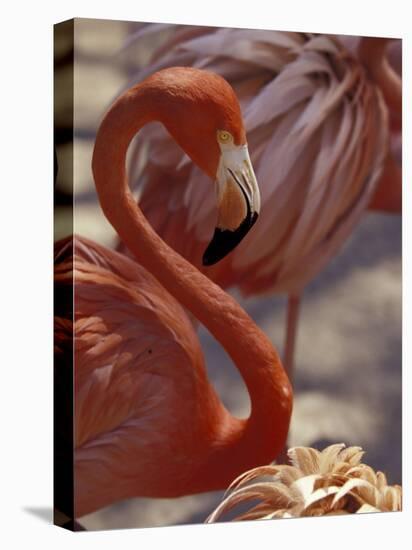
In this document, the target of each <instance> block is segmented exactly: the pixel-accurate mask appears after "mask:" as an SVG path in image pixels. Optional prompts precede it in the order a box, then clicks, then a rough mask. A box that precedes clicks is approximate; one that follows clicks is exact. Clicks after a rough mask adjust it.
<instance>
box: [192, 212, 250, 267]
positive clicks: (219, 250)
mask: <svg viewBox="0 0 412 550" xmlns="http://www.w3.org/2000/svg"><path fill="white" fill-rule="evenodd" d="M257 217H258V214H257V213H256V212H254V213H253V215H252V216H250V217H249V216H248V217H247V218H245V220H244V221H243V222H242V223H241V224H240V226H239V227H238V228H237V229H235V231H230V230H228V229H219V228H218V227H217V228H216V229H215V232H214V235H213V239H212V240H211V241H210V243H209V245H208V247H207V248H206V250H205V252H204V254H203V258H202V263H203V265H204V266H211V265H214V264H216V263H217V262H219V261H220V260H222V259H223V258H224V257H225V256H226V255H227V254H229V252H231V251H232V250H233V249H234V248H236V246H237V245H238V244H239V243H240V242H241V241H242V239H243V238H244V237H245V236H246V235H247V233H248V232H249V230H250V229H251V227H252V226H253V225H254V223H255V222H256V220H257Z"/></svg>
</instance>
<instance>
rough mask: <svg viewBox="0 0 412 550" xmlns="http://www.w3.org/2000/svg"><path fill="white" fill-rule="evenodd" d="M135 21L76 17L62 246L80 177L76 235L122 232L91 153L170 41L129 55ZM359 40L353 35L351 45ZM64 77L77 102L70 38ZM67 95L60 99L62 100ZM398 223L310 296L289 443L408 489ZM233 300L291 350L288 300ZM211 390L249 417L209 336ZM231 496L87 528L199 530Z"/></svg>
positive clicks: (365, 230) (60, 59)
mask: <svg viewBox="0 0 412 550" xmlns="http://www.w3.org/2000/svg"><path fill="white" fill-rule="evenodd" d="M139 28H140V24H138V23H130V22H117V21H99V20H88V19H77V20H76V21H75V51H74V154H72V147H71V130H70V128H71V126H72V120H71V116H72V115H71V111H70V109H65V108H64V104H65V102H64V98H62V99H61V105H62V108H61V109H58V115H57V116H56V133H55V140H56V141H55V143H56V151H57V158H58V165H59V173H58V179H57V186H56V197H55V207H56V218H55V237H56V239H59V238H62V237H64V236H66V235H68V234H70V233H71V232H72V230H73V227H72V222H71V216H72V210H71V207H70V203H71V196H72V193H73V187H72V177H73V178H74V179H73V181H74V194H75V212H74V232H75V233H77V234H79V235H84V236H87V237H89V238H91V239H94V240H96V241H97V242H99V243H101V244H104V245H106V246H109V247H112V246H114V244H115V242H116V235H115V232H114V231H113V229H112V228H111V226H110V225H109V224H108V222H106V220H105V217H104V216H103V214H102V212H101V210H100V208H99V205H98V202H97V197H96V193H95V191H94V184H93V181H92V175H91V168H90V164H91V154H92V149H93V140H94V136H95V133H96V129H97V127H98V125H99V123H100V120H101V118H102V115H103V113H104V111H105V110H106V109H107V108H108V107H109V105H110V104H111V102H112V101H113V99H114V98H115V97H116V96H117V95H118V93H119V91H120V90H121V89H123V87H124V86H125V85H126V83H127V81H128V80H129V77H130V75H131V74H133V72H136V70H137V69H139V68H141V67H144V66H145V64H146V63H147V62H148V60H149V59H150V55H151V52H152V51H153V49H154V48H156V47H158V46H159V45H160V44H161V43H162V41H163V40H165V39H166V38H167V37H168V36H169V35H170V33H171V32H173V31H171V30H170V29H165V30H164V32H160V33H156V34H155V35H153V36H152V35H150V33H149V34H147V35H146V36H144V37H142V38H141V40H139V41H138V43H135V44H133V47H129V48H127V49H123V50H122V48H124V46H125V44H127V40H128V38H129V37H130V35H132V34H133V33H134V32H136V31H137V30H138V29H139ZM348 43H350V37H349V38H348ZM55 48H56V65H55V70H56V72H58V74H59V75H60V77H61V78H60V81H61V82H66V83H67V86H66V87H65V86H63V89H66V90H67V93H68V94H70V93H71V86H72V85H73V77H72V76H71V71H72V66H71V60H72V53H73V52H72V51H71V50H72V44H71V40H70V39H69V38H68V39H67V40H65V39H64V37H61V38H60V39H59V41H58V42H56V44H55ZM59 93H61V90H60V91H59ZM401 245H402V243H401V216H400V215H388V214H376V213H374V214H371V213H367V214H365V215H364V216H363V219H362V221H361V222H360V223H359V225H358V226H357V228H356V230H355V231H354V233H353V234H352V236H351V237H350V239H349V240H348V241H347V242H346V244H345V246H344V247H343V249H342V250H341V251H340V253H339V254H338V255H337V256H336V257H335V258H334V259H333V260H332V261H331V262H330V263H329V264H328V266H327V267H326V269H324V270H323V271H322V273H321V274H320V275H319V276H318V277H317V278H316V279H315V280H314V281H313V282H312V283H311V284H310V285H309V286H308V287H307V288H306V291H305V293H304V298H303V305H302V309H301V321H300V327H299V334H298V341H297V350H296V358H295V365H296V366H295V380H294V384H295V399H294V412H293V418H292V425H291V431H290V441H289V443H290V445H291V446H293V445H305V446H314V447H317V448H323V447H324V446H326V445H327V444H329V443H337V442H344V443H345V444H347V445H360V446H362V447H363V448H364V450H366V456H365V462H367V463H368V464H370V465H371V466H372V467H374V468H375V469H379V470H382V471H384V472H385V473H386V474H387V477H388V481H389V483H401V481H402V480H401V405H402V403H401V352H402V343H401V328H402V327H401V307H402V294H401V268H402V264H401V248H402V246H401ZM234 295H235V296H236V298H237V299H238V300H239V301H240V303H241V305H242V306H243V307H244V308H245V309H246V310H247V311H248V313H249V314H250V315H251V316H252V317H253V319H254V320H255V321H256V322H257V323H258V324H259V326H260V327H261V328H263V330H265V332H266V333H267V334H268V335H269V337H270V339H271V340H272V342H273V343H274V344H275V345H276V346H277V347H278V348H279V349H282V345H283V338H284V324H285V304H286V298H283V297H278V296H270V297H267V296H266V297H264V298H250V299H243V298H242V297H241V296H239V295H238V294H237V293H236V292H234ZM199 336H200V339H201V342H202V347H203V350H204V353H205V356H206V362H207V365H208V372H209V376H210V379H211V381H212V383H213V385H214V386H215V387H216V389H217V391H218V393H219V395H220V396H221V399H222V400H223V402H224V403H225V405H226V406H227V407H228V408H229V409H230V411H231V412H232V413H233V414H235V415H239V416H246V415H248V413H249V399H248V396H247V393H246V391H245V388H244V386H243V383H242V381H241V379H240V377H239V375H238V373H237V371H236V369H235V368H234V367H233V366H232V364H231V362H230V360H229V359H228V357H227V356H226V354H225V352H224V351H223V350H222V349H221V348H220V346H219V345H218V344H217V343H216V342H215V341H214V339H213V338H212V337H211V336H210V335H209V334H208V333H207V331H206V330H204V329H203V328H200V330H199ZM222 494H223V492H216V493H208V494H204V495H197V496H190V497H185V498H179V499H173V500H167V499H164V500H163V499H139V498H137V499H133V500H130V501H127V502H122V503H119V504H116V505H113V506H111V507H108V508H106V509H104V510H100V511H98V512H95V513H94V514H90V515H88V516H85V517H83V518H82V519H81V523H82V524H83V525H84V526H85V527H86V528H87V529H110V528H126V527H150V526H162V525H171V524H180V523H185V524H187V523H193V522H202V521H204V519H205V518H206V517H207V516H208V514H209V513H210V512H211V511H212V510H213V508H214V507H215V506H216V505H217V504H218V503H219V502H220V500H221V497H222Z"/></svg>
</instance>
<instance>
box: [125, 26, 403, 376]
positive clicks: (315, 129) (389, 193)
mask: <svg viewBox="0 0 412 550" xmlns="http://www.w3.org/2000/svg"><path fill="white" fill-rule="evenodd" d="M173 27H174V26H172V25H148V26H144V27H143V28H142V29H141V30H139V32H138V33H137V34H136V35H135V36H133V37H131V38H130V40H129V43H128V44H130V43H133V42H134V41H136V40H139V39H140V38H143V37H144V36H145V35H148V34H150V33H152V34H153V33H157V32H163V31H164V30H165V29H166V30H169V29H171V28H173ZM383 44H384V43H383V42H382V41H380V42H379V43H378V42H376V39H364V40H363V41H362V42H361V52H360V58H361V61H360V60H359V59H357V58H355V56H353V55H351V54H350V53H349V52H348V51H347V50H346V49H345V48H344V47H343V46H342V44H341V43H340V42H339V40H338V39H337V38H333V37H329V36H319V35H309V34H302V33H291V32H276V31H263V30H247V29H228V28H223V29H219V28H209V27H177V28H176V30H175V31H174V32H173V33H172V34H171V36H170V37H169V38H168V39H167V40H166V41H165V43H164V44H163V45H162V46H161V47H160V48H158V49H157V50H156V51H155V52H154V54H153V57H152V62H151V63H150V64H149V65H148V66H146V67H144V68H143V69H141V70H140V71H139V72H138V73H137V74H136V75H134V76H133V78H132V81H135V80H139V79H141V78H144V77H145V76H146V75H147V74H150V73H151V72H153V71H155V70H158V69H160V68H163V67H167V66H170V65H175V64H181V65H189V66H197V67H202V68H206V69H209V70H213V71H215V72H217V73H219V74H221V75H222V76H224V77H225V78H226V79H227V80H228V81H229V82H230V83H231V85H232V86H233V87H234V89H235V91H236V93H237V96H238V97H239V100H240V102H241V105H242V108H243V110H244V112H245V127H246V130H247V133H248V141H249V144H250V145H251V151H252V160H253V164H254V166H255V168H256V170H257V176H258V179H259V181H260V182H261V192H262V202H263V207H262V211H261V214H260V222H259V225H258V226H257V227H256V229H255V230H254V231H253V232H251V233H250V234H249V235H248V236H247V237H246V238H245V239H244V240H243V242H242V243H241V244H240V245H239V246H238V247H237V248H236V250H234V251H233V252H232V253H231V254H230V255H228V256H227V257H226V258H225V259H224V260H223V261H222V262H219V264H217V265H216V266H213V267H208V266H204V265H203V263H202V250H203V248H204V245H205V243H206V242H207V239H208V235H209V234H210V231H211V228H212V227H213V224H214V221H215V218H216V207H215V204H214V202H213V201H212V200H211V198H210V196H209V195H208V186H207V181H206V178H205V177H204V176H203V175H202V174H201V172H200V171H199V169H198V168H197V167H196V166H193V165H191V164H189V163H188V162H187V159H185V156H184V153H183V152H182V151H181V150H180V149H179V148H178V147H177V146H176V144H175V143H174V142H173V141H172V140H171V138H170V137H169V136H168V135H166V133H165V132H164V130H163V129H162V128H161V127H159V126H152V127H147V129H145V132H144V133H142V134H140V135H139V136H138V140H137V141H136V143H135V145H134V150H133V153H132V158H131V164H130V171H131V173H132V177H133V179H134V183H135V186H136V185H137V186H138V187H139V188H140V191H141V194H140V197H139V202H140V206H141V208H142V210H143V212H144V213H145V215H146V217H147V218H148V220H149V221H150V223H151V224H152V226H153V227H154V228H155V229H156V231H157V232H158V233H159V234H160V235H161V236H162V237H163V239H164V240H165V241H166V242H167V243H168V244H170V245H171V246H172V247H173V248H174V249H176V250H178V251H179V253H180V254H182V255H183V256H184V257H185V258H187V259H189V261H190V262H191V263H193V264H194V265H195V266H196V267H198V268H199V269H201V270H202V271H203V272H204V273H205V274H207V275H208V276H209V277H210V278H211V279H212V280H214V281H215V282H217V283H218V284H219V285H220V286H222V287H223V288H230V287H237V288H238V289H239V290H240V291H241V293H242V294H243V295H244V296H249V295H259V294H272V293H286V294H288V312H287V327H286V336H285V344H284V357H283V359H284V365H285V368H286V369H287V371H288V373H289V377H290V378H291V377H292V370H293V357H294V349H295V341H296V332H297V323H298V316H299V307H300V302H301V296H302V293H303V290H304V288H305V286H306V285H307V284H308V283H309V282H310V281H311V280H312V279H313V278H314V277H315V276H316V275H317V274H318V273H319V271H320V270H321V269H322V268H323V267H324V266H326V264H327V263H328V262H329V261H330V259H331V258H332V257H333V256H334V255H336V254H337V252H338V251H339V250H340V248H341V247H342V245H343V244H344V242H345V241H346V240H347V238H348V237H349V236H350V235H351V232H352V231H353V229H354V228H355V226H356V224H357V223H358V221H359V220H360V218H361V216H362V214H363V213H364V212H365V210H366V209H367V207H368V205H369V206H370V207H371V208H374V209H379V210H382V209H383V210H385V211H392V212H393V211H395V212H398V211H400V205H401V177H400V169H399V167H398V165H397V163H396V162H395V161H394V159H393V156H392V155H391V154H388V134H389V131H388V112H387V111H388V110H387V106H386V105H385V102H384V99H385V100H388V98H389V101H388V103H389V105H390V106H391V108H392V107H393V108H394V109H395V110H396V109H399V105H400V97H401V88H400V81H399V77H398V76H397V75H396V74H395V73H394V72H393V71H392V70H391V68H390V66H389V65H388V64H387V63H385V62H384V54H385V50H384V48H383ZM127 46H128V45H126V47H127ZM381 92H383V94H382V93H381ZM165 177H167V178H168V179H169V180H170V181H171V182H173V185H170V186H164V185H163V180H164V178H165ZM120 250H122V251H125V249H124V247H122V246H120Z"/></svg>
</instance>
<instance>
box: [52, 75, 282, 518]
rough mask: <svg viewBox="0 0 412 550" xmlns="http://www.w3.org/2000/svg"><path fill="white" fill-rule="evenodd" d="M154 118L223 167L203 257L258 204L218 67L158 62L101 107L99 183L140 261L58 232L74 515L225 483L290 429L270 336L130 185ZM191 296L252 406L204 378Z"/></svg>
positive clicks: (197, 156) (235, 232)
mask: <svg viewBox="0 0 412 550" xmlns="http://www.w3.org/2000/svg"><path fill="white" fill-rule="evenodd" d="M152 120H157V121H159V122H161V123H162V124H164V126H165V127H166V128H167V129H168V131H169V132H170V134H171V135H172V136H173V138H174V139H175V140H176V141H177V142H178V143H179V144H180V145H181V147H182V148H183V149H184V150H185V151H186V153H187V154H188V155H190V157H191V158H192V159H193V161H194V162H195V163H196V164H197V165H198V166H199V167H200V168H201V169H202V170H203V171H205V172H206V173H207V174H208V175H209V176H210V177H211V178H213V179H214V180H216V181H217V184H216V185H217V197H218V203H219V217H218V226H217V228H216V230H215V232H214V236H213V239H212V241H211V245H209V247H208V248H207V250H206V253H205V258H206V260H207V261H208V262H212V261H217V260H218V259H219V257H221V256H223V255H224V254H226V253H228V251H229V250H230V248H231V247H232V246H235V243H236V241H237V240H239V239H240V238H242V236H243V234H244V233H245V232H246V231H247V229H249V228H250V227H251V225H252V224H253V220H254V219H255V218H256V215H257V213H258V211H259V192H258V187H257V183H256V180H255V176H254V173H253V169H252V165H251V164H250V161H249V156H248V151H247V146H246V136H245V132H244V127H243V122H242V117H241V111H240V106H239V104H238V102H237V99H236V96H235V94H234V92H233V90H232V88H231V87H230V85H229V84H228V83H227V82H226V81H225V80H224V79H223V78H221V77H219V76H217V75H215V74H213V73H209V72H206V71H202V70H199V69H189V68H170V69H165V70H163V71H159V72H157V73H155V74H154V75H152V76H151V77H149V78H147V79H146V80H144V81H143V82H141V83H140V84H138V85H136V86H134V87H133V88H131V89H130V90H128V91H127V92H126V93H124V94H123V95H122V96H121V97H120V98H119V99H118V100H117V101H116V102H115V103H114V104H113V105H112V107H111V108H110V109H109V111H108V112H107V114H106V115H105V117H104V119H103V121H102V123H101V125H100V127H99V130H98V132H97V136H96V140H95V147H94V152H93V160H92V169H93V175H94V180H95V185H96V189H97V193H98V197H99V201H100V204H101V207H102V209H103V212H104V214H105V215H106V217H107V218H108V220H109V221H110V223H111V224H112V225H113V227H114V228H115V229H116V231H117V232H118V234H119V236H120V237H121V239H122V240H123V241H124V242H125V243H126V244H127V246H128V248H129V250H131V251H132V252H133V254H134V256H135V259H136V261H132V260H131V259H129V258H127V257H126V256H124V255H122V254H120V253H118V252H115V251H112V250H108V249H107V248H104V247H103V246H100V245H98V244H96V243H93V242H91V241H89V240H87V239H85V238H83V237H75V239H74V243H75V245H74V251H73V252H72V251H71V249H70V244H68V242H67V241H64V242H61V243H59V244H58V246H57V251H56V288H57V289H60V290H59V291H60V292H63V293H64V291H65V290H67V289H69V292H70V289H71V287H72V284H73V269H74V288H75V298H74V304H75V313H74V326H72V323H71V320H70V315H68V316H64V315H62V316H60V318H58V319H57V320H56V334H57V337H56V340H57V347H58V350H60V355H61V356H62V357H63V358H64V350H65V349H67V345H69V347H70V346H71V342H72V339H73V333H74V342H75V430H74V432H75V516H76V517H80V516H83V515H85V514H87V513H90V512H92V511H94V510H96V509H98V508H101V507H104V506H107V505H109V504H111V503H113V502H116V501H119V500H122V499H126V498H130V497H133V496H147V497H178V496H181V495H188V494H192V493H198V492H204V491H211V490H216V489H223V488H225V487H226V486H227V485H228V484H229V483H230V481H231V480H232V479H233V477H234V476H236V475H239V474H240V473H241V472H242V471H244V470H245V469H246V468H250V467H252V466H256V465H261V464H264V463H266V462H267V461H268V460H273V459H274V458H275V457H276V455H277V453H278V452H279V451H280V450H281V449H282V447H283V446H284V443H285V441H286V437H287V433H288V427H289V422H290V416H291V410H292V391H291V387H290V383H289V380H288V378H287V375H286V373H285V371H284V369H283V366H282V364H281V361H280V359H279V357H278V354H277V352H276V350H275V349H274V348H273V346H272V344H271V343H270V341H269V339H268V337H267V336H266V335H265V334H264V332H263V331H262V330H260V329H259V327H258V326H257V325H256V324H255V323H254V322H253V321H252V319H251V318H250V317H249V316H248V315H247V314H246V312H245V311H244V310H242V308H241V307H240V306H239V304H238V303H237V302H236V301H235V300H234V299H233V298H232V297H231V296H229V295H228V294H226V293H225V292H224V291H223V290H222V289H221V288H220V287H219V286H218V285H216V284H215V283H213V282H212V281H211V280H210V279H208V278H207V277H206V276H204V275H203V274H202V273H200V272H199V271H198V270H197V269H196V268H195V267H194V266H192V265H191V264H190V263H189V262H188V261H187V260H185V259H184V258H183V257H181V256H180V255H179V254H178V253H176V252H175V251H173V250H172V249H171V248H170V247H169V246H168V245H167V244H166V243H165V242H164V241H163V240H162V239H161V238H160V237H159V236H158V235H157V234H156V233H155V231H154V230H153V229H152V228H151V226H150V224H149V223H148V222H147V220H146V219H145V217H144V215H143V214H142V212H141V210H140V209H139V206H138V205H137V204H136V201H135V200H134V198H133V195H132V193H131V191H130V189H129V187H128V183H127V177H126V168H125V159H126V152H127V149H128V145H129V142H130V141H131V139H132V138H133V136H134V135H135V133H136V132H138V131H139V130H140V129H141V128H142V127H143V126H144V125H145V124H147V123H148V122H149V121H152ZM168 184H169V182H168V181H167V180H165V181H164V185H166V186H167V185H168ZM245 225H246V229H245ZM239 232H240V233H239ZM69 242H70V240H69ZM73 259H74V261H73ZM73 264H74V267H73ZM186 310H187V311H188V312H190V314H192V315H193V316H194V317H195V318H196V319H197V320H198V321H200V322H201V323H203V325H204V326H205V327H207V328H208V330H209V331H210V332H211V334H212V335H213V336H214V337H215V338H216V339H217V340H218V341H219V342H220V343H221V345H222V346H223V347H224V348H225V350H226V351H227V353H228V354H229V355H230V357H231V358H232V360H233V361H234V363H235V364H236V366H237V368H238V369H239V371H240V373H241V375H242V377H243V380H244V382H245V385H246V387H247V389H248V391H249V395H250V400H251V413H250V416H249V418H247V419H239V418H235V417H233V416H232V415H231V414H230V413H229V412H228V411H227V409H226V408H225V407H224V405H223V404H222V403H221V401H220V400H219V398H218V396H217V394H216V392H215V390H214V388H213V387H212V386H211V384H210V383H209V381H208V378H207V375H206V370H205V365H204V359H203V355H202V352H201V349H200V344H199V341H198V339H197V337H196V335H195V333H194V329H193V328H192V325H191V322H190V320H189V317H188V315H187V313H186ZM67 343H68V344H67ZM63 364H64V363H63Z"/></svg>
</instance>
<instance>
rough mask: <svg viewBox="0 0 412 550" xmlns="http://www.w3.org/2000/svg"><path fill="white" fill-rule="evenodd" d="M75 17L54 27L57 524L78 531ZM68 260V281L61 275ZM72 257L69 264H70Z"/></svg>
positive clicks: (55, 499)
mask: <svg viewBox="0 0 412 550" xmlns="http://www.w3.org/2000/svg"><path fill="white" fill-rule="evenodd" d="M73 60H74V21H73V20H69V21H65V22H63V23H59V24H57V25H55V26H54V152H53V153H54V242H55V275H56V276H55V283H54V523H55V524H56V525H59V526H61V527H65V528H67V529H70V530H75V523H74V457H73V441H74V438H73V435H74V432H73V389H74V385H73V280H72V277H73V275H72V273H73V270H72V268H70V262H72V251H73V99H74V97H73V95H74V94H73ZM62 262H65V265H66V268H65V278H64V281H62V280H61V279H59V276H58V275H57V274H58V272H59V267H61V265H62ZM67 262H69V264H68V268H67Z"/></svg>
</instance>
